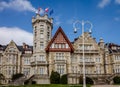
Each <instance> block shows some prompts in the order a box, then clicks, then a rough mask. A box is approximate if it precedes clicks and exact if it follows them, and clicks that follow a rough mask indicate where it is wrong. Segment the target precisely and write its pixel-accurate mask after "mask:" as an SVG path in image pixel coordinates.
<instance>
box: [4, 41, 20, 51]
mask: <svg viewBox="0 0 120 87" xmlns="http://www.w3.org/2000/svg"><path fill="white" fill-rule="evenodd" d="M12 51H14V52H19V49H18V48H17V45H16V44H15V42H14V41H13V40H12V41H11V42H10V43H9V44H8V45H7V47H6V49H5V52H12Z"/></svg>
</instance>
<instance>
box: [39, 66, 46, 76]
mask: <svg viewBox="0 0 120 87" xmlns="http://www.w3.org/2000/svg"><path fill="white" fill-rule="evenodd" d="M44 72H45V69H44V67H40V74H42V75H43V74H44Z"/></svg>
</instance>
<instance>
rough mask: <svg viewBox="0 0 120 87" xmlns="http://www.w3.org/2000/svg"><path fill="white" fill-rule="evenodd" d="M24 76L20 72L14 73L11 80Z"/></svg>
mask: <svg viewBox="0 0 120 87" xmlns="http://www.w3.org/2000/svg"><path fill="white" fill-rule="evenodd" d="M22 76H24V74H22V73H16V74H14V75H12V80H13V81H14V80H16V79H19V78H20V77H22Z"/></svg>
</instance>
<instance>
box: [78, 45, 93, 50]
mask: <svg viewBox="0 0 120 87" xmlns="http://www.w3.org/2000/svg"><path fill="white" fill-rule="evenodd" d="M79 49H80V50H83V45H82V44H80V45H79ZM92 49H93V46H92V45H91V44H85V45H84V50H92Z"/></svg>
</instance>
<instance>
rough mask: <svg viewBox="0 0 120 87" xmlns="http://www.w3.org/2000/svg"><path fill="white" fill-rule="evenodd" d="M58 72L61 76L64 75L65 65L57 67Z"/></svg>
mask: <svg viewBox="0 0 120 87" xmlns="http://www.w3.org/2000/svg"><path fill="white" fill-rule="evenodd" d="M57 72H58V73H59V74H64V65H57Z"/></svg>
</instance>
